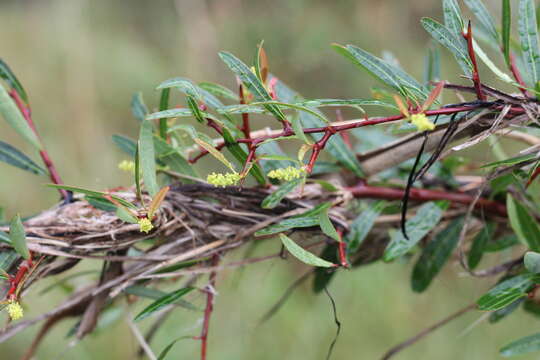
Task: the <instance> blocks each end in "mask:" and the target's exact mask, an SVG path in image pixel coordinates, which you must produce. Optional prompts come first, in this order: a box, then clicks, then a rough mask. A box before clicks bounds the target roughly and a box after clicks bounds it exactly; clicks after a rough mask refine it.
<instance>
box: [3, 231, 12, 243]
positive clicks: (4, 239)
mask: <svg viewBox="0 0 540 360" xmlns="http://www.w3.org/2000/svg"><path fill="white" fill-rule="evenodd" d="M0 242H3V243H5V244H8V245H11V239H10V238H9V235H8V234H6V233H5V232H3V231H0Z"/></svg>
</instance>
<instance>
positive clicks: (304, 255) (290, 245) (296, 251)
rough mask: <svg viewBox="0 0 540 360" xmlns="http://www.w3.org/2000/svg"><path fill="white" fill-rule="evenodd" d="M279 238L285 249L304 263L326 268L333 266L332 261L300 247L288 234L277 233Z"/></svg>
mask: <svg viewBox="0 0 540 360" xmlns="http://www.w3.org/2000/svg"><path fill="white" fill-rule="evenodd" d="M279 238H280V239H281V242H282V243H283V246H285V248H286V249H287V251H288V252H289V253H291V255H293V256H294V257H295V258H297V259H298V260H300V261H301V262H303V263H304V264H307V265H311V266H319V267H327V268H328V267H335V265H334V264H333V263H331V262H329V261H326V260H323V259H321V258H320V257H318V256H315V255H313V254H312V253H310V252H309V251H307V250H304V249H303V248H302V247H300V246H298V245H297V244H296V243H295V242H294V241H292V240H291V239H290V238H289V237H288V236H286V235H284V234H279Z"/></svg>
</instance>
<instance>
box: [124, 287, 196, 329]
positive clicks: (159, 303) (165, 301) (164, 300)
mask: <svg viewBox="0 0 540 360" xmlns="http://www.w3.org/2000/svg"><path fill="white" fill-rule="evenodd" d="M193 289H194V288H192V287H185V288H181V289H179V290H176V291H173V292H171V293H169V294H167V295H165V296H163V297H161V298H159V299H157V300H156V301H154V302H153V303H151V304H150V305H148V306H147V307H145V308H144V310H143V311H141V312H140V313H139V314H137V316H135V319H134V320H135V321H140V320H143V319H145V318H147V317H148V316H150V315H152V314H153V313H155V312H156V311H159V310H161V309H163V308H164V307H165V306H167V305H169V304H172V303H174V302H175V301H177V300H178V299H180V298H181V297H182V296H184V295H186V294H187V293H189V292H190V291H192V290H193Z"/></svg>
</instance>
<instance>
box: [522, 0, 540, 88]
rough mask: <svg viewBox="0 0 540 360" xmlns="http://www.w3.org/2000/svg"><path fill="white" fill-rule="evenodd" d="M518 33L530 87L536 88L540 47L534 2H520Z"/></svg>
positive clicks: (539, 67) (526, 0)
mask: <svg viewBox="0 0 540 360" xmlns="http://www.w3.org/2000/svg"><path fill="white" fill-rule="evenodd" d="M518 32H519V39H520V42H521V50H522V51H523V55H524V57H525V65H526V68H527V75H528V76H526V79H528V80H529V81H528V84H529V86H535V85H536V83H537V82H538V80H540V47H539V45H538V28H537V23H536V11H535V7H534V0H520V1H519V16H518Z"/></svg>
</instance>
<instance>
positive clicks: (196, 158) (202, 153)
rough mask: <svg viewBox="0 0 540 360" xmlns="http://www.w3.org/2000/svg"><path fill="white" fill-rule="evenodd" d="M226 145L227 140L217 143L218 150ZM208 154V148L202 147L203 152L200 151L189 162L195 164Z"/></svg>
mask: <svg viewBox="0 0 540 360" xmlns="http://www.w3.org/2000/svg"><path fill="white" fill-rule="evenodd" d="M224 147H225V142H222V143H219V144H217V145H216V150H218V151H220V150H222V149H223V148H224ZM207 154H208V150H206V149H202V148H201V152H200V153H199V155H197V156H195V157H193V158H191V159H189V160H188V162H189V163H190V164H195V163H196V162H197V161H199V160H200V159H201V158H202V157H203V156H205V155H207Z"/></svg>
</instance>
